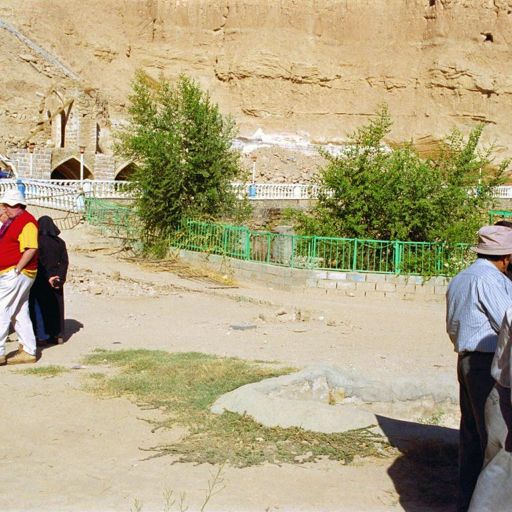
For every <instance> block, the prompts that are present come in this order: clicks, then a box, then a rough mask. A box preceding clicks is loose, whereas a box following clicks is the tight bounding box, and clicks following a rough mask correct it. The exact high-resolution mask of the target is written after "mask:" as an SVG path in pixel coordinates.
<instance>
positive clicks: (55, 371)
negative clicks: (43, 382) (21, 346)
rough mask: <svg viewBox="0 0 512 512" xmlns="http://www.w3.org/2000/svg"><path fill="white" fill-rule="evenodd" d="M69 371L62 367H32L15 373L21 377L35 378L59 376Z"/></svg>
mask: <svg viewBox="0 0 512 512" xmlns="http://www.w3.org/2000/svg"><path fill="white" fill-rule="evenodd" d="M68 371H69V369H68V368H65V367H64V366H58V365H48V366H34V367H31V368H23V369H21V370H18V371H17V372H16V373H21V374H22V375H36V376H37V377H46V378H49V377H56V376H57V375H61V374H62V373H66V372H68Z"/></svg>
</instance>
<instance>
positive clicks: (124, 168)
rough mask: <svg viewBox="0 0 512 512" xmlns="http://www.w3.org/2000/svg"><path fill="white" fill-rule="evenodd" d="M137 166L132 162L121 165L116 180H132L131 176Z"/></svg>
mask: <svg viewBox="0 0 512 512" xmlns="http://www.w3.org/2000/svg"><path fill="white" fill-rule="evenodd" d="M136 167H137V166H136V165H135V164H134V163H133V162H132V161H131V160H130V161H128V162H125V163H123V164H122V165H120V166H119V167H118V168H117V169H116V172H115V178H114V179H115V180H116V181H125V180H128V179H129V178H130V176H131V175H132V174H133V172H134V171H135V168H136Z"/></svg>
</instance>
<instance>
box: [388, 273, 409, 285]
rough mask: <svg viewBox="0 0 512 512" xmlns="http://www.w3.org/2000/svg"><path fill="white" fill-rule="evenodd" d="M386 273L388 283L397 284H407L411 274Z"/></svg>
mask: <svg viewBox="0 0 512 512" xmlns="http://www.w3.org/2000/svg"><path fill="white" fill-rule="evenodd" d="M385 275H386V282H388V283H395V284H404V285H405V284H407V280H408V279H409V276H402V275H397V274H385Z"/></svg>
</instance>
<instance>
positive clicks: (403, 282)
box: [179, 250, 449, 301]
mask: <svg viewBox="0 0 512 512" xmlns="http://www.w3.org/2000/svg"><path fill="white" fill-rule="evenodd" d="M179 255H180V258H181V259H183V260H184V261H186V262H188V263H190V264H192V265H201V266H206V267H207V268H210V269H211V270H214V271H215V272H220V273H224V274H230V275H233V276H234V277H235V278H236V279H238V280H239V281H242V282H243V281H251V282H259V283H262V284H266V285H271V286H274V287H278V288H285V289H292V288H302V289H320V290H324V291H325V293H329V294H341V295H347V296H349V297H388V298H396V299H406V300H407V299H409V300H413V299H422V300H431V301H444V297H445V293H446V288H447V286H448V282H449V278H446V277H432V278H430V279H424V278H423V277H421V276H402V275H398V276H397V275H393V274H369V273H368V274H367V273H364V274H363V273H357V272H333V271H330V270H307V269H297V268H289V267H279V266H277V265H268V264H266V263H258V262H254V261H245V260H238V259H235V258H227V257H223V256H218V255H216V254H205V253H200V252H192V251H186V250H180V252H179Z"/></svg>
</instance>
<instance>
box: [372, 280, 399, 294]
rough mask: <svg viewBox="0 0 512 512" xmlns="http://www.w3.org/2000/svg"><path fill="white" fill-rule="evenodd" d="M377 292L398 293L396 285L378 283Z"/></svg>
mask: <svg viewBox="0 0 512 512" xmlns="http://www.w3.org/2000/svg"><path fill="white" fill-rule="evenodd" d="M375 290H376V291H378V292H387V293H396V284H394V283H385V282H384V283H376V285H375Z"/></svg>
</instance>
